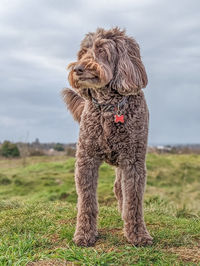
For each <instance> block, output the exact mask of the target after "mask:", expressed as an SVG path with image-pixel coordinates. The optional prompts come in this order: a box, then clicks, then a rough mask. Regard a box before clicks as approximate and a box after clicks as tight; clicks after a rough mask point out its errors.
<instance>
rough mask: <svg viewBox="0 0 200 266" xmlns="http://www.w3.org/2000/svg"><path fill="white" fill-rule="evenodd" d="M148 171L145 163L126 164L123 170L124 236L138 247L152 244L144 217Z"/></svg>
mask: <svg viewBox="0 0 200 266" xmlns="http://www.w3.org/2000/svg"><path fill="white" fill-rule="evenodd" d="M145 179H146V169H145V165H144V162H139V161H137V162H136V163H135V164H126V165H124V166H123V168H122V195H123V205H122V218H123V220H124V234H125V236H126V238H127V239H128V241H129V242H130V243H131V244H133V245H136V246H145V245H149V244H152V237H151V236H150V235H149V233H148V231H147V229H146V225H145V222H144V217H143V206H142V205H143V193H144V188H145Z"/></svg>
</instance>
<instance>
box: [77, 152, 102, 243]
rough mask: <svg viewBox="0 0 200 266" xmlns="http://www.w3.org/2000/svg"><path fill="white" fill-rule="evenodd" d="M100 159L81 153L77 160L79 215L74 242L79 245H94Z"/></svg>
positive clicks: (96, 233) (96, 234)
mask: <svg viewBox="0 0 200 266" xmlns="http://www.w3.org/2000/svg"><path fill="white" fill-rule="evenodd" d="M99 165H100V161H97V160H96V159H94V158H90V157H88V156H86V155H83V154H79V155H78V156H77V161H76V171H75V181H76V190H77V194H78V215H77V224H76V231H75V234H74V239H73V240H74V242H75V243H76V244H77V245H79V246H92V245H94V244H95V242H96V238H97V236H98V232H97V223H96V220H97V214H98V204H97V196H96V190H97V179H98V168H99Z"/></svg>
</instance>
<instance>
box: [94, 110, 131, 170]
mask: <svg viewBox="0 0 200 266" xmlns="http://www.w3.org/2000/svg"><path fill="white" fill-rule="evenodd" d="M128 124H129V122H128V116H127V115H126V114H125V115H124V123H121V122H116V120H115V114H113V113H104V114H102V115H101V117H100V125H101V128H102V134H101V135H100V136H99V139H98V144H99V147H101V151H102V152H103V157H104V158H103V159H104V160H105V161H106V162H108V163H110V164H113V165H118V161H119V160H120V157H121V156H122V154H127V153H128V147H130V137H129V133H130V132H129V130H128V128H127V127H128Z"/></svg>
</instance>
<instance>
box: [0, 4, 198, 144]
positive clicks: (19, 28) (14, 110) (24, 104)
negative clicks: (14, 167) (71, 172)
mask: <svg viewBox="0 0 200 266" xmlns="http://www.w3.org/2000/svg"><path fill="white" fill-rule="evenodd" d="M199 10H200V1H198V0H196V1H195V0H190V1H189V0H173V1H167V0H134V1H133V0H101V1H100V0H99V1H97V0H85V1H81V0H73V1H67V0H57V1H55V0H28V1H27V0H12V1H8V0H0V58H1V64H0V141H1V142H2V141H3V140H5V139H8V140H11V141H27V140H28V141H33V140H35V138H39V139H40V141H41V142H51V141H53V142H65V143H67V142H75V141H76V140H77V138H78V130H79V127H78V124H77V123H76V122H74V121H73V119H72V117H71V115H70V114H69V113H68V111H67V110H66V109H65V106H64V104H63V102H62V99H61V97H60V91H61V89H62V88H64V87H66V86H69V84H68V82H67V71H66V65H67V64H68V63H69V62H71V60H74V59H75V58H76V53H77V50H78V49H79V44H80V41H81V39H82V38H83V37H84V34H85V33H87V32H88V31H95V30H96V28H97V27H104V28H106V29H109V28H111V27H114V26H119V27H121V28H126V30H127V34H129V35H131V36H133V37H134V38H135V39H136V40H137V42H138V43H139V44H140V47H141V55H142V58H143V62H144V64H145V66H146V70H147V73H148V78H149V84H148V86H147V88H146V89H144V92H145V95H146V99H147V103H148V105H149V110H150V134H149V143H150V144H166V143H200V14H199Z"/></svg>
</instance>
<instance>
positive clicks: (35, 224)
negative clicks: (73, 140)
mask: <svg viewBox="0 0 200 266" xmlns="http://www.w3.org/2000/svg"><path fill="white" fill-rule="evenodd" d="M74 162H75V160H74V158H67V157H64V156H62V157H61V156H60V157H59V156H57V157H33V158H27V159H26V166H24V162H23V160H21V159H15V160H0V170H1V171H0V265H20V266H21V265H27V264H28V265H66V264H64V263H66V262H69V263H70V262H73V263H75V265H197V264H198V263H199V265H200V251H199V250H200V220H199V217H200V204H199V202H200V182H199V181H200V156H199V155H168V154H162V155H157V154H148V156H147V168H148V181H147V186H146V193H145V199H144V202H145V204H144V208H145V221H146V224H147V227H148V229H149V231H150V233H151V235H152V236H153V237H154V243H153V246H151V247H145V248H137V247H133V246H131V245H130V244H128V243H127V241H126V239H125V238H124V236H123V232H122V226H123V222H122V220H121V217H120V215H119V213H118V211H117V207H116V206H117V202H116V200H115V197H114V194H113V183H114V178H115V175H114V169H113V168H112V167H110V166H108V165H107V164H103V165H102V166H101V168H100V171H99V173H100V178H99V187H98V197H99V205H100V210H99V219H98V227H99V234H100V236H99V239H98V241H97V243H96V245H95V247H92V248H81V247H77V246H75V245H74V244H73V242H72V237H73V233H74V230H75V223H76V200H77V195H76V191H75V184H74Z"/></svg>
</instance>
